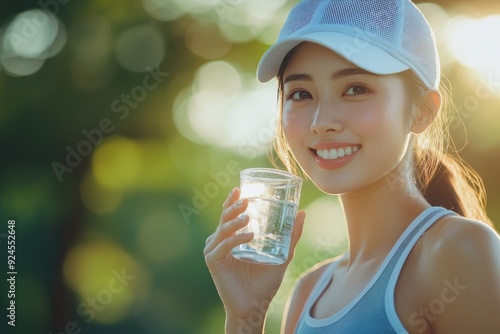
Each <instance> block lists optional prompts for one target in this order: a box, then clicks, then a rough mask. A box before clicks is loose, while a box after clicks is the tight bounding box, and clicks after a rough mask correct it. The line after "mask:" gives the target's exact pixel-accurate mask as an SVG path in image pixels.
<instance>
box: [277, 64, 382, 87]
mask: <svg viewBox="0 0 500 334" xmlns="http://www.w3.org/2000/svg"><path fill="white" fill-rule="evenodd" d="M356 74H368V75H375V76H378V74H375V73H372V72H368V71H366V70H364V69H362V68H359V67H353V68H344V69H341V70H338V71H335V72H333V73H332V76H331V78H332V80H335V79H340V78H344V77H347V76H350V75H356ZM290 81H312V76H310V75H309V74H303V73H299V74H290V75H289V76H287V77H286V78H285V80H283V84H285V83H287V82H290Z"/></svg>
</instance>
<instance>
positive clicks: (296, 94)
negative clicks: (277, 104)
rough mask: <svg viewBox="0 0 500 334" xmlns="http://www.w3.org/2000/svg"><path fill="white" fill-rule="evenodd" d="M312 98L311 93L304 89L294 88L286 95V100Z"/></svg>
mask: <svg viewBox="0 0 500 334" xmlns="http://www.w3.org/2000/svg"><path fill="white" fill-rule="evenodd" d="M310 98H312V96H311V94H309V93H308V92H306V91H304V90H296V91H292V92H291V93H290V94H288V96H287V98H286V99H287V100H294V101H300V100H305V99H310Z"/></svg>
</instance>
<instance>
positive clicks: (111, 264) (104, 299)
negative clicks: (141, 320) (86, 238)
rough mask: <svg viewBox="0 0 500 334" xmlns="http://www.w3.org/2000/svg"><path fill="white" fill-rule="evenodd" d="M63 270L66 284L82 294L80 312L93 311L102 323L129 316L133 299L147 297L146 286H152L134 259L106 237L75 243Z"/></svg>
mask: <svg viewBox="0 0 500 334" xmlns="http://www.w3.org/2000/svg"><path fill="white" fill-rule="evenodd" d="M63 272H64V278H65V280H66V282H67V284H68V285H69V286H70V287H71V288H72V289H73V290H74V291H75V292H76V293H77V294H78V295H79V296H80V299H81V303H80V304H79V305H78V307H79V310H80V313H82V314H86V316H88V314H93V315H94V316H95V320H97V321H99V322H102V323H115V322H117V321H120V320H122V319H124V318H126V317H127V316H129V314H130V311H131V310H132V309H133V306H134V303H137V302H138V301H139V300H141V299H144V298H145V297H144V294H145V293H144V286H149V284H147V282H145V273H144V272H143V271H142V270H139V267H138V265H137V264H136V262H135V260H134V259H133V258H132V257H131V256H130V255H128V254H127V253H126V252H125V251H124V250H122V249H121V248H119V247H117V246H116V245H113V244H111V243H108V242H105V241H93V242H89V243H85V244H80V245H78V246H75V247H73V248H72V249H71V250H70V251H69V253H68V255H67V256H66V259H65V261H64V267H63ZM142 284H145V285H144V286H142ZM88 319H90V317H89V318H88Z"/></svg>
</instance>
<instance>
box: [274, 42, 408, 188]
mask: <svg viewBox="0 0 500 334" xmlns="http://www.w3.org/2000/svg"><path fill="white" fill-rule="evenodd" d="M407 112H408V101H407V93H406V90H405V84H404V82H403V80H402V79H401V77H400V76H399V75H375V74H372V73H369V72H366V71H364V70H362V69H361V68H359V67H356V66H355V65H353V64H352V63H350V62H349V61H347V60H346V59H345V58H343V57H341V56H339V55H338V54H336V53H334V52H332V51H330V50H328V49H326V48H324V47H322V46H319V45H316V44H312V43H303V44H302V45H301V46H300V47H299V48H298V49H297V50H296V52H295V54H294V55H293V56H292V58H291V59H290V62H289V63H288V65H287V67H286V69H285V71H284V73H283V118H282V122H283V123H282V125H283V130H284V133H285V136H286V138H287V140H288V143H289V144H290V148H291V151H292V153H293V155H294V156H295V158H296V160H297V162H298V163H299V165H300V166H301V168H302V169H303V170H304V172H305V173H306V174H307V175H308V176H309V178H311V180H312V181H313V182H314V183H315V184H316V185H317V186H318V188H320V189H321V190H322V191H324V192H326V193H330V194H343V193H347V192H351V191H355V190H360V189H363V188H364V187H367V186H368V185H371V184H373V183H374V182H377V181H379V182H384V180H385V181H389V180H388V178H390V174H389V173H390V172H391V171H392V170H394V169H395V168H397V166H398V164H399V163H400V162H401V160H402V159H403V157H404V155H405V153H406V150H407V147H408V142H409V138H410V127H409V125H408V122H407V117H405V114H407Z"/></svg>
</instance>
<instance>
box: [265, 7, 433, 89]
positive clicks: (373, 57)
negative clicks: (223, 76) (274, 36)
mask: <svg viewBox="0 0 500 334" xmlns="http://www.w3.org/2000/svg"><path fill="white" fill-rule="evenodd" d="M302 42H313V43H316V44H319V45H322V46H324V47H326V48H328V49H330V50H332V51H334V52H336V53H338V54H339V55H341V56H342V57H344V58H346V59H347V60H348V61H350V62H351V63H353V64H355V65H356V66H359V67H360V68H362V69H364V70H366V71H369V72H372V73H376V74H393V73H399V72H402V71H405V70H408V69H411V70H412V71H413V72H414V73H415V74H416V75H417V76H418V77H419V78H420V80H422V82H423V83H424V84H425V85H426V86H427V87H428V88H429V89H433V90H437V89H438V87H439V81H440V64H439V56H438V53H437V48H436V41H435V37H434V33H433V32H432V29H431V27H430V26H429V23H428V22H427V20H426V19H425V18H424V16H423V15H422V13H421V12H420V11H419V10H418V8H417V7H416V6H415V5H414V4H413V3H412V2H411V1H409V0H303V1H301V2H300V3H298V4H297V5H296V6H295V7H294V8H293V9H292V10H291V12H290V14H289V15H288V18H287V20H286V22H285V24H284V26H283V28H282V29H281V33H280V35H279V37H278V40H277V41H276V43H275V44H274V45H273V46H271V47H270V48H269V49H268V50H267V51H266V53H265V54H264V55H263V56H262V58H261V60H260V62H259V66H258V69H257V79H258V80H259V81H260V82H267V81H269V80H271V79H272V78H274V77H275V76H276V75H277V74H278V71H279V68H280V66H281V63H282V61H283V59H284V58H285V56H286V55H287V54H288V52H290V50H292V49H293V48H294V47H295V46H297V45H299V44H300V43H302Z"/></svg>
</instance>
